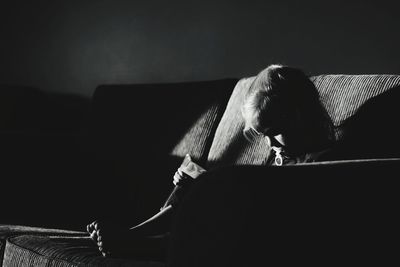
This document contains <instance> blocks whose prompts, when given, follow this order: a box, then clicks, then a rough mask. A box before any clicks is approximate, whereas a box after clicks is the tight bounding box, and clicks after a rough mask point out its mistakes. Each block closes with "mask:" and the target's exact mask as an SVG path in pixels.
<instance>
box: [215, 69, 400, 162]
mask: <svg viewBox="0 0 400 267" xmlns="http://www.w3.org/2000/svg"><path fill="white" fill-rule="evenodd" d="M254 78H255V77H248V78H243V79H241V80H239V82H238V83H237V85H236V86H235V89H234V91H233V93H232V96H231V98H230V100H229V102H228V105H227V108H226V110H225V113H224V115H223V116H222V119H221V122H220V124H219V125H218V128H217V131H216V134H215V138H214V141H213V143H212V146H211V149H210V153H209V156H208V161H209V166H210V167H215V166H221V165H231V164H233V165H245V164H250V165H261V164H263V162H264V159H265V158H266V157H267V156H268V151H267V150H268V149H267V148H266V144H265V142H264V141H263V140H262V139H261V138H259V139H257V140H255V141H254V142H253V143H250V142H248V141H247V140H246V139H245V138H244V137H243V135H242V131H243V127H244V122H243V119H242V116H241V113H240V107H241V105H242V102H243V98H244V95H245V93H246V92H247V90H248V89H249V87H250V85H251V83H252V82H253V80H254ZM310 79H311V80H312V81H313V82H314V84H315V85H316V88H317V90H318V91H319V94H320V99H321V102H322V104H323V106H324V107H325V109H326V111H327V113H328V115H329V116H330V117H331V120H332V122H333V124H334V126H335V133H336V137H337V139H341V138H342V136H343V129H342V128H341V125H342V124H343V123H344V122H345V121H346V120H347V119H349V118H350V117H351V116H353V115H354V114H355V113H356V112H357V111H358V110H359V109H360V107H361V106H362V105H363V104H364V103H365V102H366V101H367V100H369V99H371V98H373V97H375V96H377V95H380V94H382V93H384V92H386V91H388V90H389V89H391V88H394V87H397V86H399V85H400V76H398V75H320V76H313V77H310Z"/></svg>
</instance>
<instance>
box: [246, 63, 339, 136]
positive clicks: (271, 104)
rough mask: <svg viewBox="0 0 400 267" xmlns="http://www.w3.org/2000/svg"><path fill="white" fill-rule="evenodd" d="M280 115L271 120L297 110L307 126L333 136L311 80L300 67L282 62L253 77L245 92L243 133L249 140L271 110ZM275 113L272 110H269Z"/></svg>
mask: <svg viewBox="0 0 400 267" xmlns="http://www.w3.org/2000/svg"><path fill="white" fill-rule="evenodd" d="M273 110H274V111H278V113H280V115H278V117H275V118H273V119H274V120H283V119H284V118H285V116H286V115H289V116H295V112H300V113H301V114H302V116H304V117H306V121H305V122H304V123H305V125H303V126H304V127H305V128H306V129H308V130H311V129H313V130H315V129H317V130H321V131H323V132H321V133H320V134H324V135H326V137H328V138H329V139H331V138H332V137H333V127H332V123H331V121H330V119H329V116H328V114H327V113H326V111H325V109H324V108H323V107H322V105H321V102H320V100H319V94H318V91H317V89H316V88H315V86H314V83H313V82H312V81H311V80H310V79H309V78H308V77H307V76H306V75H305V74H304V72H303V71H302V70H300V69H297V68H293V67H288V66H284V65H277V64H274V65H270V66H268V67H267V68H265V69H264V70H262V71H261V72H260V73H259V74H258V75H257V76H256V77H255V79H254V81H253V82H252V84H251V85H250V88H249V90H248V92H247V93H246V95H245V98H244V103H243V105H242V109H241V111H242V115H243V118H244V122H245V127H244V129H243V134H244V136H245V137H246V138H247V139H250V140H252V139H253V138H254V136H256V135H259V134H261V131H262V129H264V128H265V127H266V126H271V125H268V123H269V121H270V119H271V118H268V115H269V113H270V112H271V111H273ZM273 114H274V115H275V116H276V112H274V113H273Z"/></svg>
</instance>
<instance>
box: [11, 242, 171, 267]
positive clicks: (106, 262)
mask: <svg viewBox="0 0 400 267" xmlns="http://www.w3.org/2000/svg"><path fill="white" fill-rule="evenodd" d="M3 264H4V266H49V267H50V266H57V267H60V266H63V267H67V266H152V267H156V266H157V267H159V266H164V264H163V263H161V262H155V261H137V260H131V259H129V260H127V259H117V258H108V257H107V258H105V257H102V256H101V254H100V253H99V251H98V249H97V246H96V245H95V244H94V243H93V242H92V240H90V238H85V237H76V236H75V237H74V236H30V235H22V236H17V237H11V238H8V239H7V243H6V248H5V252H4V261H3Z"/></svg>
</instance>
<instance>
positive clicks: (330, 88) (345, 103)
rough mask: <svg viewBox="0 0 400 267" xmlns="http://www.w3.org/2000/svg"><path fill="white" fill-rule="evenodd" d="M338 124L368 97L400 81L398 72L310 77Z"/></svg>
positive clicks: (332, 117) (399, 83)
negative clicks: (392, 73)
mask: <svg viewBox="0 0 400 267" xmlns="http://www.w3.org/2000/svg"><path fill="white" fill-rule="evenodd" d="M311 80H312V81H313V82H314V84H315V86H316V87H317V89H318V91H319V94H320V98H321V101H322V103H323V104H324V107H325V109H326V110H327V112H328V114H329V115H330V117H331V119H332V122H333V124H334V125H335V126H340V125H341V124H343V122H344V121H345V120H347V119H348V118H349V117H351V116H352V115H354V114H355V113H356V112H357V110H358V109H359V108H360V107H361V106H362V105H363V104H364V103H365V102H366V101H367V100H369V99H371V98H372V97H374V96H377V95H380V94H382V93H383V92H386V91H387V90H389V89H391V88H394V87H397V86H399V85H400V76H399V75H320V76H314V77H311Z"/></svg>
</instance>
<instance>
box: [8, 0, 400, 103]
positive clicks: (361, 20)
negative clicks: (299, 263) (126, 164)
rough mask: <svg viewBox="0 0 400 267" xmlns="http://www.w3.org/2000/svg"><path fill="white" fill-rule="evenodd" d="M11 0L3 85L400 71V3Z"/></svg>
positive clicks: (70, 87) (64, 86) (85, 88)
mask: <svg viewBox="0 0 400 267" xmlns="http://www.w3.org/2000/svg"><path fill="white" fill-rule="evenodd" d="M7 2H8V3H7ZM7 2H6V3H5V2H4V1H3V2H2V3H1V7H0V14H1V16H0V30H1V32H0V34H1V35H0V36H1V42H0V58H1V60H0V84H1V83H7V84H17V85H26V86H34V87H39V88H42V89H44V90H47V91H53V92H62V93H74V94H80V95H84V96H90V95H91V94H92V93H93V91H94V88H95V87H96V86H97V85H99V84H103V83H139V82H140V83H143V82H145V83H147V82H174V81H189V80H190V81H193V80H208V79H219V78H225V77H243V76H250V75H254V74H255V73H256V72H257V71H259V70H260V69H261V68H263V67H265V66H266V65H268V64H270V63H275V62H279V63H284V64H290V65H295V66H298V67H301V68H303V69H304V70H305V71H306V72H307V73H309V74H320V73H396V74H399V73H400V60H399V59H400V49H399V47H400V39H399V25H400V16H398V9H397V7H396V6H395V4H394V3H395V2H396V1H392V2H390V1H386V0H381V1H368V0H365V1H361V0H359V1H344V0H343V1H322V0H313V1H292V2H293V3H291V4H290V5H289V4H288V2H287V1H272V0H270V1H268V0H263V1H251V0H247V1H228V0H224V1H217V0H214V1H208V0H203V1H188V0H187V1H175V0H170V1H162V0H146V1H139V0H131V1H129V0H97V1H96V0H81V1H76V0H70V1H61V0H60V1H58V0H37V1H30V0H29V1H7Z"/></svg>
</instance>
